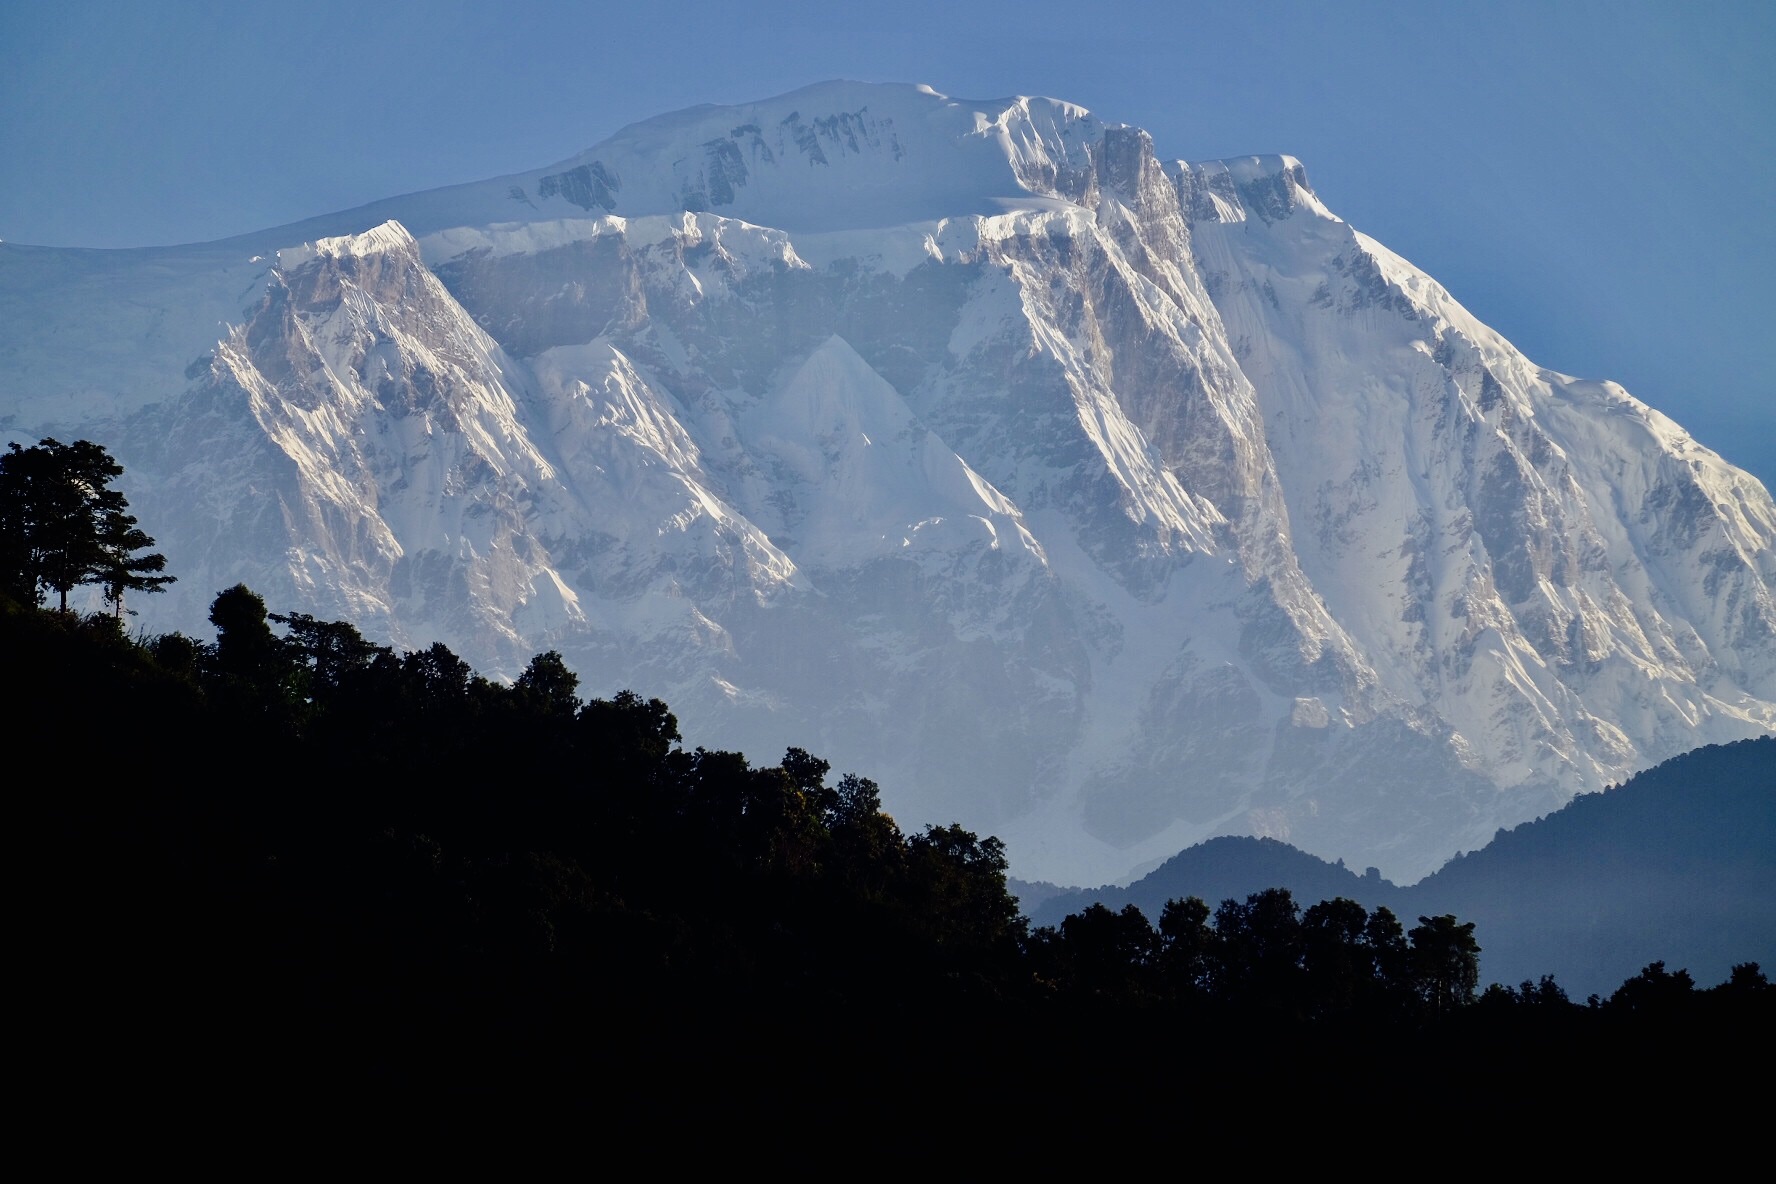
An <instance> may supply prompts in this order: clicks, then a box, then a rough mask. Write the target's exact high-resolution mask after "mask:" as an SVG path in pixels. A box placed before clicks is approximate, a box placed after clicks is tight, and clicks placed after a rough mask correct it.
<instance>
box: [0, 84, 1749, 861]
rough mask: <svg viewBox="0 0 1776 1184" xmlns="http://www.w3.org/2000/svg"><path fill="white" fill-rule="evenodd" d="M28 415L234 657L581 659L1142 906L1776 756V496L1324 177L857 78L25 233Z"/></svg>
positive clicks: (0, 412)
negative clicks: (105, 453) (252, 619)
mask: <svg viewBox="0 0 1776 1184" xmlns="http://www.w3.org/2000/svg"><path fill="white" fill-rule="evenodd" d="M0 359H4V366H3V367H0V426H4V428H5V430H6V431H7V432H8V433H10V434H11V436H12V437H13V438H15V439H20V440H32V439H35V438H37V437H38V436H41V435H46V434H53V435H56V436H58V437H63V438H73V437H78V436H86V437H90V438H93V439H96V440H99V441H101V442H103V443H105V444H106V445H107V446H109V447H111V448H112V450H113V451H114V452H115V453H116V455H117V456H118V457H119V458H120V459H121V460H122V461H123V462H124V464H125V465H126V466H127V469H128V474H127V478H126V482H127V484H126V489H127V492H128V493H129V495H130V497H131V499H132V503H133V504H134V505H135V506H136V508H137V509H138V510H139V511H140V516H141V518H142V520H143V522H144V523H145V524H146V525H147V527H148V528H149V529H150V531H151V532H152V533H153V534H155V535H156V537H157V538H159V539H160V541H161V544H162V545H163V548H164V550H165V551H166V552H167V554H168V556H169V558H170V560H171V570H172V571H174V572H175V573H176V574H178V575H179V576H180V582H179V583H178V584H177V585H175V586H174V588H173V590H172V591H171V593H170V594H169V595H167V596H165V597H157V598H154V602H152V603H149V602H144V603H143V604H140V605H137V606H135V607H138V608H140V609H141V611H142V612H143V614H144V616H143V621H144V623H145V624H146V625H147V626H148V627H150V628H185V629H194V628H196V627H197V626H198V623H199V622H201V621H202V620H203V614H204V611H205V608H206V607H207V604H208V601H209V599H210V598H211V597H212V596H213V595H214V594H215V592H216V590H217V589H219V588H222V587H226V586H227V585H229V584H232V583H234V582H236V581H239V580H245V581H246V582H247V583H248V584H250V585H252V586H253V587H254V588H256V589H258V590H260V591H262V592H263V593H264V594H265V595H266V596H267V598H268V600H269V601H270V602H271V603H272V604H273V605H274V606H276V607H279V608H282V609H296V610H301V611H305V612H312V613H316V614H318V615H322V616H335V617H348V618H350V619H352V620H354V621H357V622H358V623H360V624H361V625H362V626H363V627H364V628H365V629H366V630H367V631H369V632H371V633H373V634H375V635H378V636H380V637H382V638H384V639H388V640H392V641H395V642H397V643H400V644H404V645H415V646H416V645H423V644H427V643H429V642H430V641H432V640H435V639H437V640H443V641H445V642H446V643H447V644H449V645H450V646H451V647H452V648H454V649H457V650H458V651H459V652H460V653H461V654H463V656H465V657H466V658H468V659H469V660H470V661H472V662H473V663H475V664H476V665H477V666H479V667H480V668H482V669H484V670H488V671H490V672H504V673H508V674H510V673H516V671H517V670H518V669H520V668H521V667H522V665H523V664H524V662H525V661H526V660H527V659H528V658H529V656H530V655H531V654H532V653H534V652H536V651H539V650H542V649H549V648H554V649H558V650H560V651H561V652H562V653H563V654H564V655H565V656H566V657H567V658H568V660H569V661H570V662H571V663H572V664H573V665H574V667H575V668H576V669H577V670H579V671H580V673H581V674H582V676H583V677H584V678H585V680H586V687H587V689H588V690H590V691H592V692H594V693H600V694H608V693H610V692H612V691H615V690H617V689H619V688H621V687H625V686H627V687H632V688H634V689H635V690H637V691H639V692H641V693H643V694H647V695H658V696H660V697H662V698H664V699H666V700H667V701H668V702H669V703H670V704H671V705H672V706H673V708H674V709H675V710H676V711H677V712H678V714H679V716H680V718H681V720H682V721H683V725H684V729H685V731H686V734H687V735H688V736H689V737H690V738H691V739H692V741H693V742H695V743H700V744H703V745H706V746H710V747H734V748H741V749H743V750H745V751H746V752H748V753H751V754H752V755H753V756H754V757H755V758H758V759H774V758H775V756H776V754H777V753H780V752H781V751H782V750H783V748H784V747H785V746H787V745H789V744H796V745H800V746H803V747H806V748H808V749H810V750H812V751H815V752H817V753H819V754H821V755H822V756H824V757H827V758H828V759H830V760H832V761H833V762H834V763H835V764H836V765H837V766H838V767H839V768H842V769H856V770H858V771H860V772H863V773H866V774H868V775H870V776H873V777H875V778H877V779H878V780H879V781H880V782H881V783H882V785H883V788H884V794H885V797H886V800H887V801H888V804H889V806H890V808H891V809H892V810H893V811H894V812H895V813H896V814H897V815H898V816H899V817H900V819H901V821H902V822H903V823H904V824H907V825H917V824H920V823H924V822H948V821H951V820H960V821H961V822H963V823H964V824H966V825H968V826H970V827H973V828H975V829H977V830H983V831H993V832H996V833H999V834H1001V835H1002V836H1004V837H1005V838H1006V839H1007V841H1008V843H1009V846H1010V850H1011V853H1012V857H1013V860H1014V866H1015V867H1016V870H1017V871H1018V872H1019V874H1021V875H1024V876H1027V877H1031V878H1043V879H1050V880H1059V881H1071V882H1075V883H1099V882H1104V881H1106V880H1109V879H1113V878H1116V877H1119V876H1122V875H1125V874H1127V873H1128V872H1130V871H1131V870H1132V869H1135V868H1137V867H1139V866H1141V865H1143V864H1145V863H1149V862H1151V861H1153V860H1155V859H1157V858H1161V857H1164V856H1166V855H1169V854H1171V853H1172V852H1174V851H1177V850H1179V849H1180V848H1182V847H1184V846H1186V845H1188V844H1189V843H1191V842H1195V841H1197V840H1200V839H1202V838H1205V837H1208V836H1211V835H1216V834H1230V833H1235V834H1237V833H1245V834H1258V835H1264V836H1272V837H1277V838H1283V839H1287V840H1288V841H1289V842H1291V843H1294V844H1295V845H1297V846H1299V847H1301V848H1303V849H1305V850H1308V851H1311V852H1314V853H1316V854H1319V855H1322V856H1325V857H1327V858H1338V857H1342V858H1344V859H1345V860H1346V862H1347V863H1350V864H1352V865H1355V866H1366V865H1374V866H1378V867H1380V868H1382V869H1383V871H1384V872H1386V874H1387V875H1389V876H1390V877H1392V878H1394V879H1396V880H1401V881H1408V880H1412V879H1415V878H1417V877H1419V876H1422V875H1424V874H1425V873H1427V872H1429V871H1430V870H1432V869H1433V868H1435V867H1436V866H1437V865H1438V864H1439V863H1440V862H1442V860H1444V859H1445V858H1447V857H1448V856H1449V855H1450V854H1452V853H1453V852H1455V851H1457V850H1461V849H1471V848H1474V847H1477V846H1479V845H1481V844H1482V843H1483V842H1484V841H1485V840H1486V839H1487V838H1488V837H1489V836H1491V835H1492V834H1493V833H1494V832H1495V831H1496V830H1497V829H1498V828H1499V827H1501V826H1507V825H1511V824H1513V823H1516V822H1519V821H1522V820H1524V819H1526V818H1531V817H1534V816H1537V815H1540V814H1543V813H1546V812H1547V811H1548V810H1549V809H1551V808H1553V807H1555V806H1557V805H1558V804H1560V803H1561V802H1563V801H1565V800H1566V799H1568V798H1570V797H1571V796H1572V795H1573V794H1574V793H1577V792H1583V791H1587V790H1595V789H1599V788H1602V787H1603V786H1604V785H1606V784H1609V783H1611V782H1616V781H1620V780H1622V779H1623V778H1624V777H1625V776H1626V775H1628V774H1629V773H1631V772H1633V771H1634V770H1637V769H1640V768H1644V767H1647V766H1649V765H1652V764H1655V763H1657V762H1658V761H1660V760H1663V759H1665V758H1666V757H1669V756H1671V755H1673V754H1675V753H1677V752H1680V751H1683V750H1686V749H1689V748H1692V747H1695V746H1697V745H1700V744H1703V743H1708V742H1718V741H1726V740H1733V739H1737V738H1740V737H1744V736H1751V735H1757V734H1762V733H1768V732H1770V731H1772V730H1776V706H1773V704H1776V600H1773V596H1772V588H1773V586H1776V552H1773V550H1772V543H1773V540H1776V508H1773V507H1772V504H1771V501H1770V498H1769V495H1768V494H1767V492H1766V491H1765V490H1764V489H1763V488H1762V486H1760V485H1759V484H1758V483H1757V482H1756V481H1755V480H1753V479H1752V478H1750V477H1748V476H1746V475H1745V474H1744V473H1741V472H1739V471H1737V470H1735V469H1733V468H1732V467H1731V466H1729V465H1727V464H1726V463H1725V462H1723V461H1722V460H1720V458H1719V457H1717V456H1715V455H1714V454H1713V453H1711V452H1709V451H1707V450H1706V449H1704V448H1702V447H1701V446H1699V445H1697V444H1696V443H1695V442H1694V441H1693V440H1691V439H1690V438H1689V437H1688V436H1687V435H1686V434H1685V433H1684V432H1683V431H1682V429H1680V428H1679V427H1677V425H1675V424H1673V423H1671V421H1669V420H1668V419H1666V418H1665V417H1663V416H1661V415H1659V414H1658V413H1657V412H1655V411H1652V410H1651V409H1649V408H1647V407H1645V406H1643V405H1642V404H1640V403H1638V402H1636V401H1635V400H1634V399H1633V398H1631V397H1630V396H1629V395H1628V394H1627V393H1626V392H1624V391H1622V390H1621V389H1620V388H1619V387H1616V386H1614V385H1613V384H1610V383H1602V382H1583V381H1580V380H1577V379H1574V378H1570V377H1567V376H1565V375H1559V374H1554V373H1551V372H1549V371H1546V370H1543V369H1541V368H1539V367H1537V366H1535V365H1534V364H1533V363H1531V362H1530V361H1529V360H1527V359H1526V358H1524V357H1523V356H1522V355H1521V354H1519V353H1518V352H1517V351H1516V350H1515V349H1513V348H1512V347H1511V345H1510V344H1509V343H1508V342H1506V341H1504V340H1503V339H1502V338H1500V337H1499V336H1498V335H1497V334H1495V333H1493V332H1492V331H1491V330H1489V329H1487V328H1486V327H1485V326H1484V325H1482V324H1480V323H1479V322H1477V321H1475V320H1474V318H1473V317H1472V316H1470V315H1469V314H1468V313H1467V312H1466V311H1465V310H1463V309H1462V308H1461V306H1460V305H1459V304H1457V303H1456V302H1455V301H1454V300H1453V299H1452V298H1451V297H1450V296H1449V295H1448V294H1447V293H1446V292H1444V291H1443V290H1442V289H1441V288H1440V287H1439V286H1438V285H1437V284H1436V283H1435V282H1434V281H1432V280H1431V279H1430V278H1429V277H1427V276H1425V275H1423V274H1422V273H1420V272H1418V271H1417V270H1415V269H1414V268H1413V267H1412V266H1411V265H1410V264H1409V263H1406V262H1405V261H1404V260H1401V259H1399V258H1398V257H1396V256H1394V255H1393V254H1391V253H1390V252H1388V251H1387V250H1386V249H1385V248H1383V247H1381V246H1380V245H1379V244H1377V243H1376V242H1374V241H1373V240H1372V239H1369V238H1368V237H1366V236H1364V235H1362V234H1359V233H1357V232H1356V231H1355V230H1353V229H1352V228H1351V227H1349V226H1348V225H1346V224H1345V223H1344V222H1342V221H1340V220H1339V219H1338V218H1337V217H1336V216H1334V215H1333V214H1332V213H1331V212H1330V211H1329V210H1328V209H1327V208H1326V207H1325V205H1324V204H1322V203H1321V202H1320V200H1319V198H1318V197H1317V196H1316V195H1315V194H1314V192H1313V190H1312V189H1311V187H1310V186H1309V184H1308V179H1307V174H1306V170H1305V169H1304V168H1303V167H1302V165H1301V164H1300V162H1298V161H1295V160H1293V159H1292V158H1289V157H1282V156H1270V157H1246V158H1242V159H1238V160H1229V161H1219V162H1210V163H1204V164H1170V165H1167V164H1163V163H1162V162H1160V161H1159V160H1158V159H1157V158H1156V157H1155V154H1154V151H1153V146H1152V143H1151V141H1150V140H1149V138H1148V137H1147V136H1146V134H1145V133H1143V132H1141V131H1140V130H1138V129H1136V128H1131V127H1126V126H1123V125H1118V124H1111V123H1105V122H1102V121H1099V120H1098V119H1096V118H1094V117H1093V116H1091V115H1089V114H1088V113H1086V112H1085V111H1083V110H1081V109H1079V108H1077V107H1074V106H1071V105H1068V104H1065V103H1059V102H1055V101H1052V100H1047V99H1021V98H1020V99H1004V100H996V101H992V102H973V101H965V100H959V99H951V98H948V97H945V96H943V95H939V94H937V93H935V92H933V91H930V90H929V89H927V88H919V87H906V86H875V85H864V84H857V83H829V84H823V85H820V86H815V87H810V88H808V89H806V90H802V91H798V92H796V93H794V94H790V95H785V96H782V97H780V98H776V99H771V100H766V101H763V102H759V103H753V104H748V105H745V106H741V107H732V108H717V107H703V108H697V109H695V110H692V111H688V112H681V113H678V114H675V115H668V116H663V117H661V118H659V119H655V120H649V121H647V122H644V123H641V124H637V125H635V126H633V127H630V128H627V129H625V130H624V131H622V132H620V133H618V134H617V135H616V136H614V137H612V138H611V139H610V140H608V141H606V142H605V143H603V144H600V145H598V146H597V147H595V148H592V149H589V150H588V151H587V152H584V153H582V154H580V155H579V156H576V157H574V158H572V159H570V160H567V161H563V162H561V163H560V164H557V165H553V166H550V167H548V168H544V169H539V170H536V171H534V172H530V173H524V174H518V175H515V176H512V177H504V178H499V179H497V180H493V181H487V182H480V183H476V184H471V185H464V186H458V187H455V188H451V189H442V190H436V191H433V192H431V193H422V194H415V195H411V196H407V197H398V198H391V199H389V200H387V201H383V202H378V203H375V204H374V205H371V206H367V207H364V208H363V209H360V210H354V211H347V212H345V213H340V214H332V215H327V216H324V217H320V218H316V219H313V220H311V221H309V222H304V223H301V224H298V225H296V226H291V227H284V228H280V229H275V230H269V231H265V232H263V233H260V234H255V235H248V236H244V237H242V238H239V239H234V240H229V241H226V242H219V243H211V244H204V245H200V246H193V247H186V248H165V249H156V250H145V251H112V252H97V251H64V250H49V249H43V248H21V247H14V246H10V245H5V244H0Z"/></svg>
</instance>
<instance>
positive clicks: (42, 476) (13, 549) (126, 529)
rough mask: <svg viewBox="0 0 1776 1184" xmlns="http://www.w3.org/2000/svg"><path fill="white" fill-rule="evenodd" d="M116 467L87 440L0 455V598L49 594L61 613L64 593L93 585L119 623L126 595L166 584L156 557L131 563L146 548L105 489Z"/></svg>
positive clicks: (120, 501)
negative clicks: (112, 607) (1, 593)
mask: <svg viewBox="0 0 1776 1184" xmlns="http://www.w3.org/2000/svg"><path fill="white" fill-rule="evenodd" d="M122 475H123V466H122V465H120V464H118V463H117V461H116V460H115V459H113V458H112V456H111V454H110V453H108V452H106V451H105V449H104V448H102V447H101V446H99V445H97V444H94V443H93V442H92V441H90V440H76V441H75V442H74V443H72V444H63V443H62V442H61V441H59V440H55V439H50V438H46V439H44V440H42V441H40V442H39V443H37V444H35V445H33V446H32V447H30V448H21V447H20V446H19V445H17V444H12V445H10V446H9V447H8V451H7V452H6V453H5V454H4V455H0V590H3V591H5V592H6V594H8V595H9V596H11V597H12V598H13V599H15V600H18V601H20V602H21V603H25V604H41V603H42V600H43V595H44V593H45V592H46V591H47V592H54V593H56V594H57V596H58V598H59V604H60V608H61V610H62V611H63V612H66V611H67V610H68V593H70V592H71V591H73V590H74V589H75V588H77V587H79V586H80V585H82V584H98V585H100V586H101V587H102V588H103V589H104V591H105V597H106V599H107V600H108V601H109V602H111V603H112V604H113V605H115V606H116V611H117V615H118V616H119V617H121V616H122V615H123V596H124V593H126V592H131V591H141V592H158V591H160V590H161V589H162V588H164V587H165V586H166V585H167V584H169V583H172V582H173V577H171V576H165V575H161V574H159V573H161V572H163V571H164V570H165V569H166V557H165V556H164V555H158V554H149V555H138V554H136V552H138V551H141V550H144V549H146V548H148V547H151V546H153V545H154V540H153V539H151V538H149V537H148V535H147V534H146V533H144V532H143V531H142V530H141V529H140V527H139V526H138V525H137V523H136V519H135V518H134V517H133V516H131V515H130V514H129V512H128V511H129V503H128V501H126V500H125V499H124V496H123V494H122V493H120V492H119V491H117V490H115V489H112V488H111V487H110V486H111V482H112V481H114V480H116V479H117V478H118V477H121V476H122Z"/></svg>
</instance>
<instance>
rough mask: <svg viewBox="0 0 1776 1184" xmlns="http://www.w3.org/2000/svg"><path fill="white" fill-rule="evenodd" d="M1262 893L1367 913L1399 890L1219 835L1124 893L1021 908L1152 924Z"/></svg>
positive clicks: (1264, 843)
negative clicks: (1354, 904) (1129, 911)
mask: <svg viewBox="0 0 1776 1184" xmlns="http://www.w3.org/2000/svg"><path fill="white" fill-rule="evenodd" d="M1266 888H1287V889H1288V890H1289V891H1290V892H1291V893H1292V894H1294V897H1295V899H1296V901H1297V902H1298V903H1300V904H1302V905H1304V906H1305V905H1309V904H1313V903H1315V902H1316V901H1321V900H1331V899H1333V898H1334V897H1339V896H1342V897H1345V898H1347V899H1349V900H1354V901H1358V902H1359V903H1361V904H1362V905H1363V906H1364V907H1365V908H1371V909H1372V908H1374V907H1375V906H1377V905H1382V904H1385V905H1387V906H1388V907H1389V908H1394V907H1395V904H1396V902H1397V901H1398V899H1399V898H1400V895H1401V893H1402V891H1403V890H1402V889H1400V888H1399V887H1397V886H1395V885H1394V884H1392V883H1390V882H1389V881H1387V880H1384V879H1382V878H1381V875H1380V873H1379V872H1374V871H1373V869H1371V874H1369V875H1366V876H1359V875H1357V874H1356V873H1355V872H1353V871H1351V870H1350V869H1349V868H1346V867H1345V866H1343V865H1342V864H1336V863H1327V862H1326V861H1325V860H1323V859H1320V858H1319V857H1318V856H1314V855H1309V854H1308V853H1307V852H1305V851H1302V850H1300V849H1298V848H1295V847H1291V846H1290V845H1289V844H1287V843H1283V842H1279V841H1277V840H1276V839H1253V838H1246V837H1243V836H1223V837H1221V838H1217V839H1209V840H1208V841H1206V842H1202V843H1198V844H1197V845H1196V846H1194V847H1189V848H1186V849H1185V850H1183V851H1180V852H1178V854H1176V855H1174V856H1172V857H1171V858H1170V859H1168V860H1166V861H1165V862H1164V863H1162V864H1160V865H1159V866H1158V867H1157V868H1155V869H1153V871H1151V872H1149V873H1148V874H1147V875H1145V876H1142V877H1141V878H1140V879H1139V880H1136V881H1135V882H1134V883H1133V884H1130V885H1128V886H1127V887H1119V886H1116V885H1106V886H1105V887H1102V888H1081V889H1076V890H1073V891H1066V892H1060V893H1056V894H1054V895H1050V896H1048V897H1047V898H1046V899H1042V900H1040V902H1039V903H1035V904H1033V905H1032V904H1030V903H1028V902H1026V906H1025V911H1026V912H1027V913H1028V914H1029V917H1030V920H1031V922H1032V923H1033V924H1037V925H1058V924H1060V922H1061V920H1062V918H1064V917H1066V916H1068V915H1069V914H1071V913H1077V912H1079V911H1080V910H1082V909H1084V908H1086V907H1088V906H1089V905H1091V904H1092V903H1093V902H1100V903H1102V904H1105V905H1107V906H1109V907H1110V908H1112V909H1120V908H1122V907H1123V906H1124V905H1128V904H1132V905H1134V906H1135V907H1137V908H1139V909H1140V910H1141V911H1142V912H1143V913H1145V914H1146V915H1147V916H1148V918H1149V919H1155V918H1157V917H1158V916H1159V911H1160V909H1161V908H1162V907H1163V906H1164V905H1165V902H1166V901H1168V900H1172V899H1175V898H1182V897H1185V896H1200V897H1202V899H1204V900H1205V901H1207V902H1208V903H1209V904H1210V905H1211V906H1212V905H1215V904H1218V903H1219V902H1221V901H1223V900H1244V899H1245V898H1246V897H1247V896H1249V895H1251V894H1252V893H1254V892H1262V891H1263V890H1264V889H1266ZM1395 911H1398V909H1396V910H1395Z"/></svg>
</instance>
